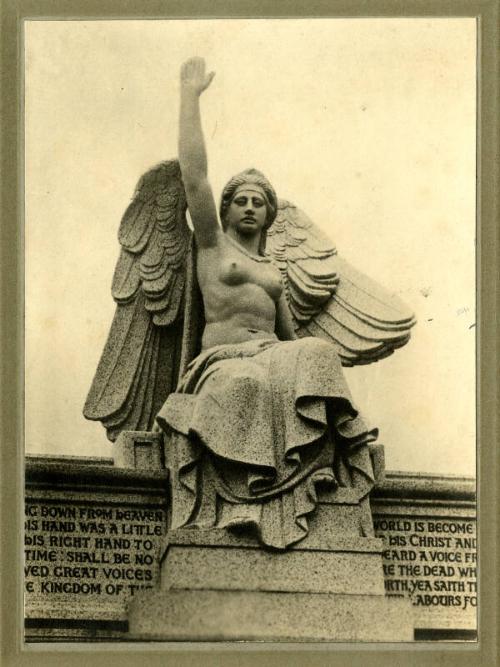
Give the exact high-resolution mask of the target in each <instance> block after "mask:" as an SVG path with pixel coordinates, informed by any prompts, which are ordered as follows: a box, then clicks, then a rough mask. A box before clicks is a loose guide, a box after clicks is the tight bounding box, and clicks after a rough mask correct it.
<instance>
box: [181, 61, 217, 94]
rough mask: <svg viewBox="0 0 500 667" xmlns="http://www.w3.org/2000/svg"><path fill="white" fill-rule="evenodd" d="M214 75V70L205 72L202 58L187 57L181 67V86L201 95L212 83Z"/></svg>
mask: <svg viewBox="0 0 500 667" xmlns="http://www.w3.org/2000/svg"><path fill="white" fill-rule="evenodd" d="M214 76H215V72H209V73H208V74H206V73H205V60H204V58H197V57H195V58H189V60H186V62H185V63H183V65H182V67H181V86H182V87H183V88H187V89H191V90H192V91H193V92H195V93H196V94H197V95H201V93H202V92H203V91H204V90H206V89H207V88H208V86H209V85H210V84H211V83H212V79H213V78H214Z"/></svg>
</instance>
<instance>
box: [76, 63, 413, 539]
mask: <svg viewBox="0 0 500 667" xmlns="http://www.w3.org/2000/svg"><path fill="white" fill-rule="evenodd" d="M213 76H214V75H213V73H209V74H208V73H206V70H205V62H204V60H203V59H201V58H191V59H190V60H188V61H187V62H185V63H184V65H183V66H182V68H181V76H180V78H181V105H180V121H179V160H178V162H177V161H176V160H170V161H167V162H163V163H161V164H159V165H158V166H156V167H154V168H153V169H151V170H150V171H148V172H147V173H146V174H145V175H144V176H142V178H141V179H140V180H139V183H138V186H137V189H136V192H135V196H134V199H133V201H132V202H131V204H130V205H129V207H128V208H127V210H126V212H125V214H124V216H123V219H122V221H121V226H120V230H119V241H120V244H121V246H122V250H121V255H120V258H119V260H118V264H117V267H116V270H115V274H114V278H113V286H112V292H113V296H114V299H115V300H116V302H117V304H118V305H117V310H116V314H115V317H114V320H113V323H112V327H111V331H110V334H109V337H108V340H107V343H106V346H105V349H104V351H103V354H102V357H101V360H100V362H99V366H98V369H97V372H96V375H95V378H94V381H93V384H92V387H91V389H90V392H89V395H88V398H87V402H86V404H85V408H84V415H85V416H86V417H87V418H88V419H93V420H100V421H101V422H102V423H103V425H104V426H105V428H106V429H107V434H108V438H109V439H110V440H111V441H114V440H116V438H117V436H118V435H119V434H120V433H121V432H122V431H125V430H132V431H134V430H135V431H152V430H155V429H156V430H159V429H160V428H161V431H162V432H163V433H164V442H165V466H166V467H167V468H168V471H169V484H170V493H171V502H172V505H171V516H170V519H169V521H170V526H169V527H170V529H176V528H181V527H198V528H205V529H206V528H211V527H216V528H224V527H226V528H233V527H238V528H240V527H244V528H245V529H249V528H250V529H253V530H256V532H257V535H258V537H259V539H260V541H261V543H262V544H263V545H265V546H268V547H273V548H277V549H285V548H287V547H289V546H290V545H292V544H295V543H297V542H299V541H300V540H301V539H303V538H304V537H305V536H306V535H307V533H308V517H309V515H310V513H311V512H312V511H313V510H314V508H315V505H316V502H317V495H316V485H317V484H319V483H324V484H327V485H330V486H331V487H333V488H337V487H339V486H348V487H351V488H354V489H355V490H356V493H357V497H358V498H359V500H360V502H361V503H362V502H367V498H368V494H369V492H370V489H371V488H372V486H373V484H374V471H373V464H372V460H371V457H370V453H369V443H371V442H373V441H374V440H375V439H376V435H377V433H376V429H373V430H368V429H367V427H366V426H365V423H364V422H363V420H362V418H361V416H360V414H359V413H358V410H357V408H356V407H355V405H354V403H353V400H352V398H351V395H350V393H349V389H348V387H347V384H346V382H345V380H344V377H343V373H342V365H344V366H351V365H353V364H365V363H370V362H372V361H376V360H378V359H381V358H383V357H385V356H387V355H389V354H391V353H392V352H393V351H394V350H395V349H396V348H398V347H401V346H402V345H404V344H405V343H406V342H407V341H408V339H409V331H410V328H411V327H412V325H413V324H414V318H413V315H412V314H411V313H409V312H408V311H407V309H406V307H405V305H404V304H403V303H402V302H401V301H400V300H399V298H397V297H396V296H394V295H391V294H389V293H388V292H386V291H385V290H384V289H382V288H381V287H379V286H378V285H376V284H375V283H373V282H372V281H371V280H370V279H368V278H367V277H366V276H364V275H363V274H361V273H359V272H357V271H356V270H354V269H353V268H352V267H351V266H349V265H348V264H347V263H346V262H344V261H343V260H341V259H340V258H339V257H338V255H337V254H336V250H335V249H334V247H333V246H332V244H331V242H330V241H329V240H328V238H326V237H325V236H324V235H323V233H322V232H321V231H320V230H319V229H318V228H317V227H316V226H315V225H314V224H313V223H312V222H311V221H310V220H309V219H308V218H307V216H306V215H305V214H304V213H303V212H302V211H300V210H299V209H298V208H296V207H295V206H294V205H293V204H291V203H289V202H288V201H285V200H280V199H278V198H277V196H276V193H275V191H274V189H273V187H272V185H271V183H270V182H269V181H268V180H267V178H266V177H265V176H264V175H263V174H262V173H261V172H259V171H257V170H255V169H247V170H246V171H243V172H242V173H240V174H238V175H236V176H234V177H233V178H231V180H230V181H229V182H228V184H227V185H226V186H225V188H224V190H223V192H222V197H221V201H220V206H219V215H218V213H217V208H216V204H215V200H214V196H213V193H212V189H211V187H210V184H209V181H208V178H207V156H206V150H205V144H204V138H203V132H202V126H201V118H200V107H199V98H200V95H201V94H202V93H203V92H204V91H205V90H206V89H207V88H208V87H209V85H210V83H211V81H212V79H213ZM186 209H189V214H190V218H191V221H192V227H193V228H194V233H193V232H192V231H191V229H190V227H189V225H188V223H187V219H186ZM219 220H220V223H219ZM360 534H363V530H361V531H360ZM365 534H366V530H365Z"/></svg>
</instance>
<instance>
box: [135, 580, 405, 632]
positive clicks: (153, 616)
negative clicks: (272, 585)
mask: <svg viewBox="0 0 500 667" xmlns="http://www.w3.org/2000/svg"><path fill="white" fill-rule="evenodd" d="M129 637H130V638H131V639H136V640H141V639H144V640H158V641H168V640H173V641H193V640H194V641H236V640H247V641H314V642H321V641H330V642H331V641H358V642H359V641H363V642H394V641H413V623H412V620H411V608H410V605H409V603H408V601H407V600H405V599H403V598H386V597H384V596H382V595H341V594H335V593H278V592H272V591H259V592H251V591H217V590H203V591H200V590H198V591H187V590H170V591H154V592H149V591H143V592H141V593H140V594H138V595H137V596H136V598H135V599H134V601H133V603H132V604H131V605H130V610H129Z"/></svg>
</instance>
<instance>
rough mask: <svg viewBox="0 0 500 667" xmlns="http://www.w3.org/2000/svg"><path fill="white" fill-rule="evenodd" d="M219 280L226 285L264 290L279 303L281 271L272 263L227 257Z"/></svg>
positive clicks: (221, 266)
mask: <svg viewBox="0 0 500 667" xmlns="http://www.w3.org/2000/svg"><path fill="white" fill-rule="evenodd" d="M219 280H220V281H221V282H223V283H224V284H225V285H231V286H235V285H245V284H252V285H258V286H259V287H262V289H263V290H264V291H265V292H266V293H267V294H268V295H269V296H270V297H271V298H272V299H273V301H277V300H278V299H279V297H280V296H281V292H282V289H283V287H282V284H281V279H280V273H279V270H278V269H277V268H276V267H275V266H273V265H272V264H271V263H270V262H257V261H254V260H252V259H250V258H248V259H247V258H246V257H241V258H240V257H234V256H233V257H226V258H224V260H223V261H222V262H221V264H220V272H219Z"/></svg>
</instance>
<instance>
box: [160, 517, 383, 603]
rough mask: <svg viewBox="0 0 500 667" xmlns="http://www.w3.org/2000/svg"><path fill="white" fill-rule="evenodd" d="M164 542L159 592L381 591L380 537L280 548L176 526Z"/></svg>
mask: <svg viewBox="0 0 500 667" xmlns="http://www.w3.org/2000/svg"><path fill="white" fill-rule="evenodd" d="M214 532H218V533H219V536H218V539H217V538H216V539H213V537H212V535H211V533H214ZM168 542H169V546H168V550H167V555H166V557H165V560H164V561H163V564H162V575H161V586H162V589H165V590H166V589H170V588H177V589H178V588H184V589H215V590H247V591H288V592H315V593H353V594H365V595H368V594H378V595H383V594H384V581H383V574H382V562H381V558H380V553H381V549H382V540H378V539H374V538H361V537H356V538H354V539H351V540H350V539H348V538H347V537H344V538H340V539H339V540H338V542H337V544H336V545H335V547H334V545H333V544H331V545H330V547H326V545H323V547H322V548H321V549H319V548H312V547H309V548H307V547H306V548H302V543H299V545H297V546H296V547H295V548H293V549H291V550H289V551H285V552H276V551H269V550H264V549H262V547H259V545H258V544H256V543H254V544H247V545H245V546H243V545H240V544H238V543H237V542H236V541H232V540H231V536H228V535H227V533H225V531H208V530H207V531H201V530H178V531H175V532H174V534H170V535H169V536H168ZM332 547H334V548H332Z"/></svg>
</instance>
